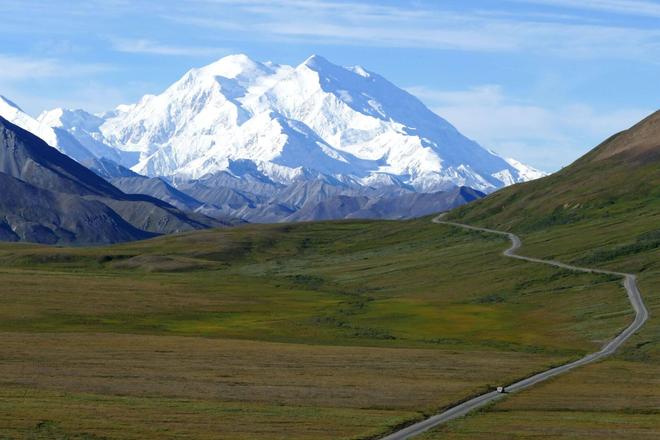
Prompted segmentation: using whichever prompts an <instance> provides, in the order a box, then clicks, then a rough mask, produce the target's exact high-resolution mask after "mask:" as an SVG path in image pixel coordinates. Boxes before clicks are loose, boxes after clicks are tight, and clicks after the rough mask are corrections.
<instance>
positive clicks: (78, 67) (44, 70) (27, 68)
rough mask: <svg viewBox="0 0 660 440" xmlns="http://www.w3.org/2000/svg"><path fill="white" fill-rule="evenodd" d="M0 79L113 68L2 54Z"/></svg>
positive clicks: (80, 72)
mask: <svg viewBox="0 0 660 440" xmlns="http://www.w3.org/2000/svg"><path fill="white" fill-rule="evenodd" d="M0 66H2V68H1V69H0V80H4V81H22V80H30V79H35V78H57V77H71V76H78V77H80V76H86V75H94V74H97V73H100V72H105V71H108V70H110V69H111V67H110V66H108V65H105V64H94V63H92V64H85V63H71V62H64V61H60V60H57V59H52V58H36V57H19V56H14V55H3V54H0Z"/></svg>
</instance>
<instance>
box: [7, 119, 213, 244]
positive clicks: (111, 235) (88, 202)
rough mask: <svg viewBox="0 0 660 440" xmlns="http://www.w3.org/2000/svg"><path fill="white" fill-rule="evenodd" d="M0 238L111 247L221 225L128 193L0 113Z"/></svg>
mask: <svg viewBox="0 0 660 440" xmlns="http://www.w3.org/2000/svg"><path fill="white" fill-rule="evenodd" d="M0 176H1V179H2V180H0V183H1V184H2V191H1V192H0V239H4V240H12V241H33V242H39V243H48V244H78V245H82V244H106V243H116V242H121V241H127V240H136V239H143V238H148V237H153V236H156V235H159V234H168V233H174V232H183V231H190V230H195V229H202V228H207V227H211V226H220V225H221V224H222V223H221V222H219V221H217V220H213V219H211V218H209V217H206V216H203V215H200V214H188V213H184V212H183V211H180V210H179V209H177V208H175V207H174V206H172V205H169V204H168V203H165V202H163V201H161V200H158V199H155V198H153V197H150V196H146V195H129V194H125V193H123V192H122V191H121V190H119V189H118V188H116V187H115V186H113V185H112V184H110V183H109V182H107V181H106V180H104V179H102V178H101V177H99V176H98V175H96V174H95V173H93V172H92V171H90V170H89V169H87V168H85V167H84V166H82V165H81V164H79V163H77V162H76V161H74V160H72V159H70V158H69V157H67V156H65V155H64V154H62V153H60V152H58V151H57V150H56V149H54V148H52V147H50V146H48V145H47V144H46V143H45V142H44V141H43V140H41V139H40V138H38V137H36V136H34V135H33V134H31V133H29V132H28V131H25V130H23V129H21V128H20V127H17V126H16V125H14V124H12V123H10V122H8V121H7V120H5V119H3V118H0Z"/></svg>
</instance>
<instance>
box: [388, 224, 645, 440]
mask: <svg viewBox="0 0 660 440" xmlns="http://www.w3.org/2000/svg"><path fill="white" fill-rule="evenodd" d="M443 217H444V214H441V215H439V216H437V217H436V218H434V219H433V223H438V224H445V225H450V226H456V227H459V228H464V229H471V230H474V231H482V232H489V233H492V234H498V235H505V236H507V237H508V238H509V240H511V247H509V248H508V249H507V250H505V251H504V255H505V256H507V257H511V258H516V259H518V260H525V261H530V262H532V263H541V264H548V265H550V266H555V267H560V268H562V269H568V270H573V271H577V272H586V273H602V274H608V275H617V276H620V277H622V278H623V280H624V281H623V286H624V287H625V289H626V292H627V293H628V298H629V299H630V304H631V305H632V307H633V309H634V310H635V319H634V320H633V322H632V323H631V324H630V325H629V326H628V327H627V328H626V329H625V330H623V331H622V332H621V333H619V334H618V335H617V336H616V337H615V338H614V339H612V340H610V341H609V342H607V343H606V344H605V345H604V346H603V348H601V349H600V350H599V351H597V352H595V353H591V354H588V355H586V356H585V357H583V358H581V359H578V360H576V361H573V362H570V363H568V364H564V365H561V366H559V367H555V368H551V369H549V370H546V371H543V372H541V373H538V374H535V375H534V376H531V377H528V378H527V379H523V380H521V381H518V382H515V383H512V384H510V385H508V386H506V387H505V389H506V392H507V393H515V392H518V391H521V390H524V389H525V388H529V387H531V386H532V385H535V384H537V383H539V382H543V381H544V380H546V379H549V378H551V377H554V376H558V375H560V374H564V373H567V372H568V371H570V370H572V369H574V368H577V367H579V366H582V365H586V364H589V363H591V362H595V361H597V360H600V359H603V358H605V357H608V356H610V355H612V354H613V353H614V352H615V351H617V350H618V349H619V347H621V345H623V343H624V342H626V341H627V340H628V339H629V338H630V337H631V336H632V335H633V334H634V333H635V332H636V331H637V330H639V329H640V328H641V327H642V325H644V322H646V320H647V319H648V316H649V313H648V310H647V309H646V306H645V305H644V301H643V300H642V296H641V294H640V292H639V289H638V288H637V277H636V276H635V275H633V274H630V273H623V272H614V271H609V270H602V269H592V268H588V267H578V266H571V265H570V264H564V263H561V262H559V261H552V260H542V259H540V258H532V257H525V256H522V255H517V254H516V253H515V252H516V251H517V250H518V248H520V246H521V244H522V242H521V241H520V238H519V237H518V236H517V235H515V234H511V233H509V232H502V231H496V230H494V229H487V228H478V227H476V226H468V225H464V224H461V223H454V222H449V221H444V220H442V218H443ZM505 395H506V394H502V393H498V392H497V391H491V392H489V393H486V394H482V395H480V396H477V397H475V398H473V399H470V400H468V401H466V402H463V403H461V404H460V405H456V406H454V407H451V408H449V409H447V410H446V411H444V412H442V413H440V414H436V415H434V416H432V417H429V418H428V419H425V420H422V421H421V422H418V423H415V424H413V425H410V426H408V427H406V428H403V429H401V430H400V431H397V432H394V433H392V434H390V435H388V436H386V437H383V438H382V440H405V439H409V438H412V437H414V436H416V435H419V434H421V433H423V432H425V431H428V430H429V429H431V428H435V427H436V426H438V425H441V424H443V423H445V422H447V421H449V420H452V419H456V418H458V417H462V416H464V415H466V414H467V413H469V412H471V411H473V410H475V409H477V408H480V407H482V406H484V405H486V404H488V403H491V402H494V401H496V400H498V399H501V398H503V397H504V396H505Z"/></svg>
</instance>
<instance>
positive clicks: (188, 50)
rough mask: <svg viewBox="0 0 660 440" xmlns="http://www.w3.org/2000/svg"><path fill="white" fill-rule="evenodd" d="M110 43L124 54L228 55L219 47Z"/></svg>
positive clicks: (128, 41) (129, 41)
mask: <svg viewBox="0 0 660 440" xmlns="http://www.w3.org/2000/svg"><path fill="white" fill-rule="evenodd" d="M112 43H113V44H112V46H113V48H114V49H115V50H116V51H119V52H125V53H144V54H152V55H170V56H219V55H223V54H227V53H228V50H227V49H224V48H220V47H204V46H177V45H168V44H162V43H159V42H156V41H152V40H147V39H115V40H113V42H112Z"/></svg>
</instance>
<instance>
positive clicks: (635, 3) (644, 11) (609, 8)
mask: <svg viewBox="0 0 660 440" xmlns="http://www.w3.org/2000/svg"><path fill="white" fill-rule="evenodd" d="M514 1H518V2H522V3H532V4H541V5H548V6H560V7H565V8H570V9H588V10H596V11H602V12H617V13H623V14H629V15H642V16H645V17H660V5H659V4H657V3H653V2H650V1H639V0H579V1H575V0H514Z"/></svg>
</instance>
